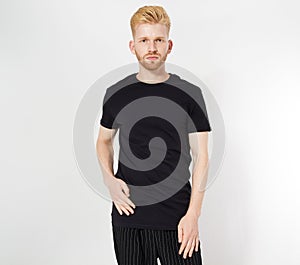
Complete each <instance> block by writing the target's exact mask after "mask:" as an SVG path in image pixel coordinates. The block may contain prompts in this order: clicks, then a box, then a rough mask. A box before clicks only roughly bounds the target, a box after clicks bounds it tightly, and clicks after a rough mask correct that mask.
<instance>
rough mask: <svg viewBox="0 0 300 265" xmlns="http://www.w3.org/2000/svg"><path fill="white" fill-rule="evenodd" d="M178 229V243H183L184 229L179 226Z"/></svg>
mask: <svg viewBox="0 0 300 265" xmlns="http://www.w3.org/2000/svg"><path fill="white" fill-rule="evenodd" d="M177 229H178V242H179V243H181V241H182V228H181V226H180V225H179V226H178V228H177Z"/></svg>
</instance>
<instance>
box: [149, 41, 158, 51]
mask: <svg viewBox="0 0 300 265" xmlns="http://www.w3.org/2000/svg"><path fill="white" fill-rule="evenodd" d="M153 51H157V48H156V44H155V41H149V46H148V52H150V53H151V52H153Z"/></svg>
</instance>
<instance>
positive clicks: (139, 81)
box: [134, 73, 173, 86]
mask: <svg viewBox="0 0 300 265" xmlns="http://www.w3.org/2000/svg"><path fill="white" fill-rule="evenodd" d="M137 74H138V73H135V74H134V79H135V81H136V82H138V83H142V84H145V85H150V86H151V85H159V84H165V83H167V82H169V81H170V80H171V78H172V76H173V74H172V73H168V74H169V75H170V76H169V78H168V79H167V80H165V81H162V82H158V83H146V82H143V81H141V80H139V79H138V78H137V77H136V76H137Z"/></svg>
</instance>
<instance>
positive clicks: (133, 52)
mask: <svg viewBox="0 0 300 265" xmlns="http://www.w3.org/2000/svg"><path fill="white" fill-rule="evenodd" d="M134 48H135V47H134V41H133V40H130V41H129V49H130V51H131V53H132V54H135V49H134Z"/></svg>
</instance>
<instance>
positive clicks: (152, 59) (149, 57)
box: [146, 56, 158, 61]
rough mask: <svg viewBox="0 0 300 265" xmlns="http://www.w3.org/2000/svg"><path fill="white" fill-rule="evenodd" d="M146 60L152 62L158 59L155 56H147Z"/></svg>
mask: <svg viewBox="0 0 300 265" xmlns="http://www.w3.org/2000/svg"><path fill="white" fill-rule="evenodd" d="M146 59H147V60H151V61H154V60H157V59H158V57H157V56H148V57H146Z"/></svg>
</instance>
